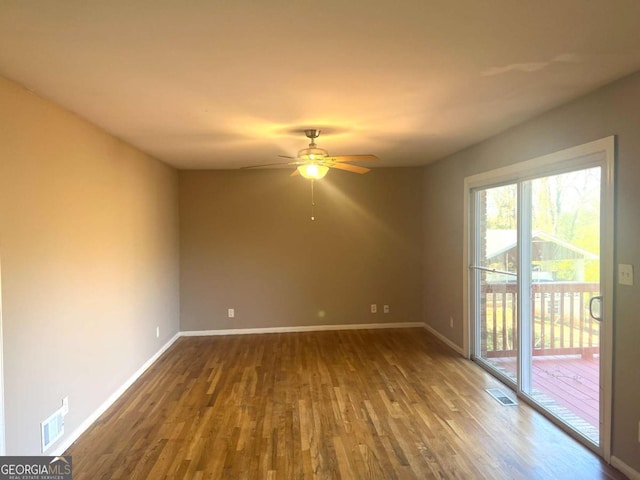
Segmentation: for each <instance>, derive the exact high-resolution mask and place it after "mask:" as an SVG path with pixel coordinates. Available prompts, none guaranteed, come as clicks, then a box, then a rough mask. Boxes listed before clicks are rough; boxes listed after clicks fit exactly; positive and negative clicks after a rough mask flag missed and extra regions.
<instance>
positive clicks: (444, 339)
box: [424, 323, 464, 357]
mask: <svg viewBox="0 0 640 480" xmlns="http://www.w3.org/2000/svg"><path fill="white" fill-rule="evenodd" d="M424 328H425V329H426V330H427V331H428V332H429V333H430V334H431V335H433V336H434V337H436V338H437V339H438V340H440V341H441V342H442V343H444V344H446V345H447V346H448V347H449V348H451V349H453V350H455V351H456V352H457V353H459V354H460V355H461V356H463V357H464V351H463V350H462V347H459V346H458V345H456V344H455V343H453V342H452V341H451V340H449V339H448V338H447V337H445V336H444V335H442V334H441V333H440V332H438V331H437V330H435V329H434V328H433V327H432V326H431V325H428V324H426V323H425V324H424Z"/></svg>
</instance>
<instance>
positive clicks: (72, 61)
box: [0, 0, 640, 168]
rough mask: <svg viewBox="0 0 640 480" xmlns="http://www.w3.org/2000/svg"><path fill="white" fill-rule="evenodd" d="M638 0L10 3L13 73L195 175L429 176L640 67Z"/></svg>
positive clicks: (0, 37)
mask: <svg viewBox="0 0 640 480" xmlns="http://www.w3.org/2000/svg"><path fill="white" fill-rule="evenodd" d="M639 24H640V1H638V0H535V1H527V0H485V1H478V0H404V1H390V0H387V1H384V0H370V1H349V0H342V1H334V0H320V1H315V2H309V1H294V0H263V1H260V0H254V1H250V0H235V1H231V0H227V1H222V0H218V1H213V0H179V1H168V0H124V1H123V0H109V1H107V0H103V1H88V0H65V1H59V0H30V1H26V0H0V75H3V76H5V77H7V78H10V79H12V80H15V81H17V82H19V83H21V84H23V85H25V86H26V87H27V88H29V89H31V90H33V91H35V92H36V93H38V94H39V95H42V96H43V97H47V98H49V99H51V100H53V101H54V102H56V103H58V104H60V105H63V106H64V107H66V108H68V109H70V110H72V111H74V112H76V113H77V114H79V115H80V116H82V117H84V118H87V119H88V120H90V121H91V122H93V123H95V124H97V125H99V126H101V127H103V128H104V129H106V130H107V131H109V132H111V133H112V134H114V135H116V136H118V137H120V138H122V139H124V140H126V141H127V142H129V143H131V144H133V145H136V146H137V147H139V148H140V149H141V150H143V151H145V152H148V153H149V154H151V155H154V156H155V157H157V158H159V159H161V160H163V161H165V162H166V163H169V164H171V165H174V166H176V167H179V168H237V167H240V166H246V165H253V164H261V163H272V162H274V161H278V158H277V156H276V155H278V154H289V155H292V154H295V152H296V151H297V150H298V149H300V148H303V147H305V146H306V144H307V141H306V138H305V137H304V135H303V134H302V133H300V131H301V130H302V129H303V128H305V127H307V128H309V127H319V128H321V129H323V135H322V136H321V137H320V139H319V142H318V144H319V146H321V147H323V148H325V149H327V150H329V153H330V154H333V155H337V154H354V153H373V154H376V155H378V156H379V157H380V158H381V162H380V163H379V164H380V165H385V166H400V165H422V164H425V163H428V162H430V161H433V160H436V159H438V158H441V157H443V156H445V155H447V154H449V153H453V152H455V151H458V150H460V149H462V148H464V147H466V146H469V145H471V144H473V143H476V142H478V141H480V140H482V139H484V138H487V137H489V136H491V135H493V134H495V133H497V132H499V131H502V130H504V129H505V128H508V127H510V126H512V125H515V124H517V123H519V122H521V121H523V120H525V119H527V118H530V117H532V116H534V115H536V114H538V113H540V112H543V111H545V110H548V109H550V108H552V107H554V106H556V105H560V104H562V103H564V102H566V101H568V100H571V99H573V98H576V97H577V96H579V95H582V94H584V93H586V92H588V91H590V90H593V89H595V88H597V87H599V86H601V85H604V84H606V83H609V82H610V81H612V80H615V79H617V78H619V77H622V76H624V75H626V74H629V73H632V72H634V71H637V70H639V69H640V28H639V27H638V25H639Z"/></svg>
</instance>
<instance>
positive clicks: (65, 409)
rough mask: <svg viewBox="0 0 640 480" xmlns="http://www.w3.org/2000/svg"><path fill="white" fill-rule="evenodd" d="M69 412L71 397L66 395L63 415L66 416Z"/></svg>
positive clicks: (63, 400)
mask: <svg viewBox="0 0 640 480" xmlns="http://www.w3.org/2000/svg"><path fill="white" fill-rule="evenodd" d="M67 413H69V397H68V396H66V397H64V398H63V399H62V416H63V417H64V416H65V415H66V414H67Z"/></svg>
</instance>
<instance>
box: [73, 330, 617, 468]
mask: <svg viewBox="0 0 640 480" xmlns="http://www.w3.org/2000/svg"><path fill="white" fill-rule="evenodd" d="M495 387H503V386H502V384H500V383H499V382H498V381H497V380H494V379H493V378H492V377H491V376H490V375H488V374H487V373H486V372H484V371H483V370H482V369H480V368H479V367H478V366H476V365H474V364H473V363H471V362H469V361H467V360H465V359H463V358H461V357H459V356H458V355H457V354H456V353H454V352H452V351H451V350H450V349H448V348H447V347H446V346H444V345H443V344H442V343H440V342H439V341H438V340H437V339H435V338H434V337H432V336H431V335H429V334H428V333H427V332H426V331H424V330H422V329H393V330H355V331H334V332H312V333H286V334H266V335H238V336H227V337H183V338H180V339H179V340H178V341H177V342H176V343H175V344H174V345H173V346H172V347H171V348H170V349H169V350H168V351H167V352H166V353H165V354H164V355H163V356H162V357H161V358H160V359H159V360H158V361H157V362H156V363H155V364H154V365H153V366H152V367H151V368H150V369H149V370H148V371H147V372H145V374H144V375H143V376H142V377H141V378H140V379H139V380H138V381H137V382H136V383H135V384H134V385H133V386H132V387H131V388H130V389H129V390H127V392H126V393H125V394H124V395H123V396H122V397H121V398H120V399H119V400H118V401H117V402H116V403H115V404H114V405H113V406H112V408H110V409H109V410H108V411H107V412H106V413H105V414H104V415H103V416H102V417H100V418H99V420H98V421H97V422H96V423H95V424H94V425H93V426H92V427H91V428H90V429H89V430H87V432H85V434H84V435H82V436H81V438H80V439H78V441H76V442H75V443H74V444H73V445H72V446H71V448H70V449H69V450H68V451H67V452H66V455H72V456H73V467H74V479H75V480H81V479H100V478H104V479H112V478H113V479H116V478H122V479H163V478H167V479H183V478H185V479H205V478H207V479H315V478H318V479H325V478H326V479H334V478H335V479H369V478H371V479H430V478H440V479H449V478H451V479H464V480H469V479H483V478H486V479H510V480H511V479H545V480H547V479H583V480H584V479H623V478H625V477H624V476H623V475H622V474H621V473H619V472H617V471H616V470H614V469H613V468H611V467H609V466H607V465H606V464H604V463H603V462H601V461H600V460H599V459H598V457H597V456H595V455H594V454H592V453H591V452H589V451H588V450H587V449H586V448H584V447H582V446H581V445H579V444H578V443H576V442H575V441H574V440H572V439H571V438H570V437H568V436H567V435H566V434H564V433H563V432H561V431H560V430H558V429H557V428H556V427H554V426H553V425H552V424H551V423H550V422H548V421H547V420H546V419H544V418H543V417H542V416H541V415H539V414H538V413H537V412H535V411H533V410H532V409H531V408H529V407H528V406H526V405H523V404H520V405H519V406H517V407H503V406H501V405H500V404H499V403H498V402H496V401H495V400H494V399H493V398H492V397H490V396H489V395H488V394H487V393H486V392H485V391H484V389H485V388H495ZM503 388H505V391H506V387H503Z"/></svg>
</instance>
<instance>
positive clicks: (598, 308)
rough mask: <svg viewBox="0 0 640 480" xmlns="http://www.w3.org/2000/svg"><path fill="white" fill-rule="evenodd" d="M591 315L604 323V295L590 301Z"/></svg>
mask: <svg viewBox="0 0 640 480" xmlns="http://www.w3.org/2000/svg"><path fill="white" fill-rule="evenodd" d="M589 315H591V318H593V319H594V320H596V321H598V322H601V321H602V295H598V296H597V297H591V300H589Z"/></svg>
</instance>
